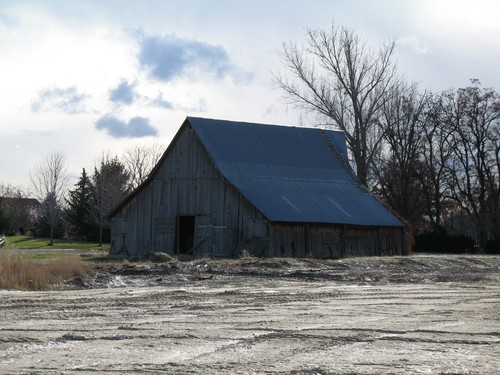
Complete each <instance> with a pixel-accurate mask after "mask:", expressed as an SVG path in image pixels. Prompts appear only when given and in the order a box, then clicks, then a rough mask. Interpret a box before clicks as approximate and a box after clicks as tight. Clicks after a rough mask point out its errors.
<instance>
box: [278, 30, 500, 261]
mask: <svg viewBox="0 0 500 375" xmlns="http://www.w3.org/2000/svg"><path fill="white" fill-rule="evenodd" d="M394 49H395V44H394V42H389V43H386V44H384V45H383V46H381V47H380V48H378V49H377V48H371V47H370V46H369V45H368V44H367V43H366V41H364V40H362V39H361V38H360V37H359V36H358V35H357V34H356V33H355V32H354V31H353V30H350V29H348V28H346V27H342V26H338V25H335V24H332V26H331V29H329V30H309V31H308V32H307V37H306V40H305V42H304V43H303V44H300V45H299V44H297V43H285V44H283V46H282V49H281V52H280V56H281V59H282V62H283V66H284V71H283V72H282V73H280V74H275V82H276V84H277V86H278V87H279V88H281V90H282V92H283V94H284V95H283V97H284V99H285V101H286V102H287V103H288V104H289V105H293V106H295V107H297V108H299V109H301V110H302V111H304V113H306V114H307V115H308V116H310V117H309V118H310V121H311V122H312V123H313V124H314V125H317V126H322V127H331V128H334V129H339V130H342V131H343V132H344V133H345V135H346V141H347V146H348V150H349V153H350V157H351V159H352V165H353V168H354V169H355V171H356V174H357V177H358V179H359V181H360V183H362V184H363V185H365V186H366V187H368V188H369V189H371V190H372V191H373V192H374V193H375V194H377V195H378V196H379V197H380V198H381V199H382V200H383V201H384V202H385V203H386V204H387V205H388V206H389V207H390V208H391V209H392V210H393V211H394V212H396V213H397V214H398V215H399V216H400V217H402V218H403V219H405V221H406V222H407V223H408V224H409V227H410V229H411V231H412V232H413V234H414V235H415V237H416V239H417V243H416V244H415V245H416V246H417V247H418V246H419V245H421V247H424V248H425V247H427V248H429V247H432V246H435V247H437V248H439V249H440V251H443V250H444V249H445V248H446V247H448V248H449V250H453V249H451V248H452V247H455V248H456V247H462V248H463V247H467V246H468V247H470V248H471V247H475V248H476V249H477V247H479V248H482V249H486V250H490V251H496V252H498V251H499V250H500V189H499V186H500V95H499V93H498V92H496V91H495V90H494V89H492V88H484V87H482V86H481V84H480V82H479V81H478V80H476V79H473V80H471V83H470V85H469V86H467V87H464V88H459V89H449V90H446V91H443V92H438V93H433V92H430V91H427V90H423V91H422V90H420V89H419V86H418V85H417V84H414V83H408V82H407V81H406V80H405V79H404V78H403V77H402V76H401V75H399V74H398V72H397V67H396V63H395V60H394ZM429 239H430V240H431V241H430V242H429V241H427V240H429ZM432 239H434V242H435V243H434V244H433V243H432ZM446 240H448V242H449V241H451V240H455V241H453V243H451V244H450V243H448V244H446V243H445V242H446ZM443 241H444V242H443ZM436 250H438V249H436Z"/></svg>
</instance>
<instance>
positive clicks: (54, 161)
mask: <svg viewBox="0 0 500 375" xmlns="http://www.w3.org/2000/svg"><path fill="white" fill-rule="evenodd" d="M30 181H31V186H32V188H33V191H34V193H35V195H36V197H37V198H38V199H39V201H40V202H44V204H42V207H41V210H42V214H43V215H44V216H45V218H46V220H47V223H48V225H49V227H50V242H49V245H53V239H54V228H55V227H56V225H57V224H58V223H59V222H60V220H61V214H62V210H61V206H62V203H63V202H64V200H63V198H64V195H65V194H66V190H67V187H68V183H69V178H68V174H67V170H66V158H65V156H64V154H63V153H62V152H60V151H56V152H53V153H51V154H49V155H47V156H46V157H45V158H44V159H42V160H41V161H40V162H39V163H38V164H37V165H36V166H35V167H34V169H33V170H32V171H31V172H30Z"/></svg>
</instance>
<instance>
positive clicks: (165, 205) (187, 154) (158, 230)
mask: <svg viewBox="0 0 500 375" xmlns="http://www.w3.org/2000/svg"><path fill="white" fill-rule="evenodd" d="M181 216H193V217H194V222H195V224H194V233H193V247H192V249H191V252H190V253H191V254H193V255H203V254H206V255H211V256H235V255H238V254H239V253H241V252H243V250H246V251H248V252H251V253H256V254H261V255H266V254H267V248H268V234H267V221H266V220H265V218H264V217H263V216H262V214H260V213H259V212H258V211H257V210H256V209H255V208H253V207H252V206H251V205H249V204H248V203H247V201H246V200H245V199H244V198H243V197H242V196H241V194H239V193H238V192H237V191H236V190H235V189H234V188H233V187H232V186H230V185H229V184H228V183H227V182H226V181H225V180H224V179H223V178H222V176H221V175H220V173H219V172H218V170H217V169H216V168H215V166H214V164H213V163H212V161H211V160H210V158H209V157H208V155H207V153H206V151H205V149H204V148H203V146H202V145H201V143H200V142H199V141H198V139H197V138H196V136H195V135H194V132H193V131H192V129H191V128H190V127H189V126H185V127H183V129H182V130H181V132H180V133H179V134H178V136H177V137H176V140H175V143H173V144H172V145H171V147H170V148H169V150H168V153H167V155H166V157H165V158H164V160H163V162H162V164H161V165H160V168H159V169H158V170H157V171H156V173H155V175H154V178H153V179H152V180H151V181H150V182H149V184H148V185H147V186H145V187H143V190H142V191H141V192H140V194H136V195H135V196H134V198H132V199H131V200H130V202H128V204H127V205H126V206H125V207H124V208H123V209H122V210H121V211H120V212H119V213H118V214H117V215H115V216H114V217H113V219H112V243H113V250H112V251H113V252H114V253H118V252H120V251H126V252H127V253H128V255H130V256H140V255H143V254H147V253H148V252H153V251H162V252H166V253H168V254H172V255H174V254H177V252H178V250H179V232H178V231H179V222H178V219H179V217H181ZM124 244H125V246H123V245H124Z"/></svg>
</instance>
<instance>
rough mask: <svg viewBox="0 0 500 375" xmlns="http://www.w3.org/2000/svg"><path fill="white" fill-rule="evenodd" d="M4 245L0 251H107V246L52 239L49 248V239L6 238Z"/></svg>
mask: <svg viewBox="0 0 500 375" xmlns="http://www.w3.org/2000/svg"><path fill="white" fill-rule="evenodd" d="M5 239H6V242H5V245H4V247H3V248H2V249H7V250H16V249H76V250H99V251H100V250H102V251H109V247H110V245H109V244H103V245H102V246H99V244H98V243H95V242H87V241H76V240H65V239H54V241H53V242H54V244H53V245H52V246H49V242H50V239H48V238H37V237H25V236H11V237H6V238H5Z"/></svg>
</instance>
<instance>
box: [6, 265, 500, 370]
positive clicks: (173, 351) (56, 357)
mask: <svg viewBox="0 0 500 375" xmlns="http://www.w3.org/2000/svg"><path fill="white" fill-rule="evenodd" d="M58 289H59V290H53V291H47V292H19V291H0V373H2V374H11V373H12V374H16V373H22V374H46V373H55V374H60V373H64V374H86V373H88V374H90V373H113V374H128V373H152V374H153V373H175V374H193V373H200V374H207V373H208V374H220V373H226V374H235V373H241V374H252V373H259V374H262V373H264V374H265V373H268V374H353V373H354V374H374V373H375V374H377V373H379V374H387V373H390V374H407V373H431V374H469V373H470V374H498V373H500V258H499V257H491V256H490V257H486V256H413V257H406V258H401V257H394V258H359V259H346V260H336V261H334V260H314V259H302V260H297V259H262V260H258V259H241V260H220V261H210V260H197V261H192V262H179V263H172V264H170V263H165V264H153V263H138V264H126V263H124V264H111V265H109V264H103V265H98V266H96V268H95V272H94V273H93V274H92V275H89V277H87V278H85V279H78V280H72V281H71V282H70V283H67V284H66V285H62V286H59V288H58Z"/></svg>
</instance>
